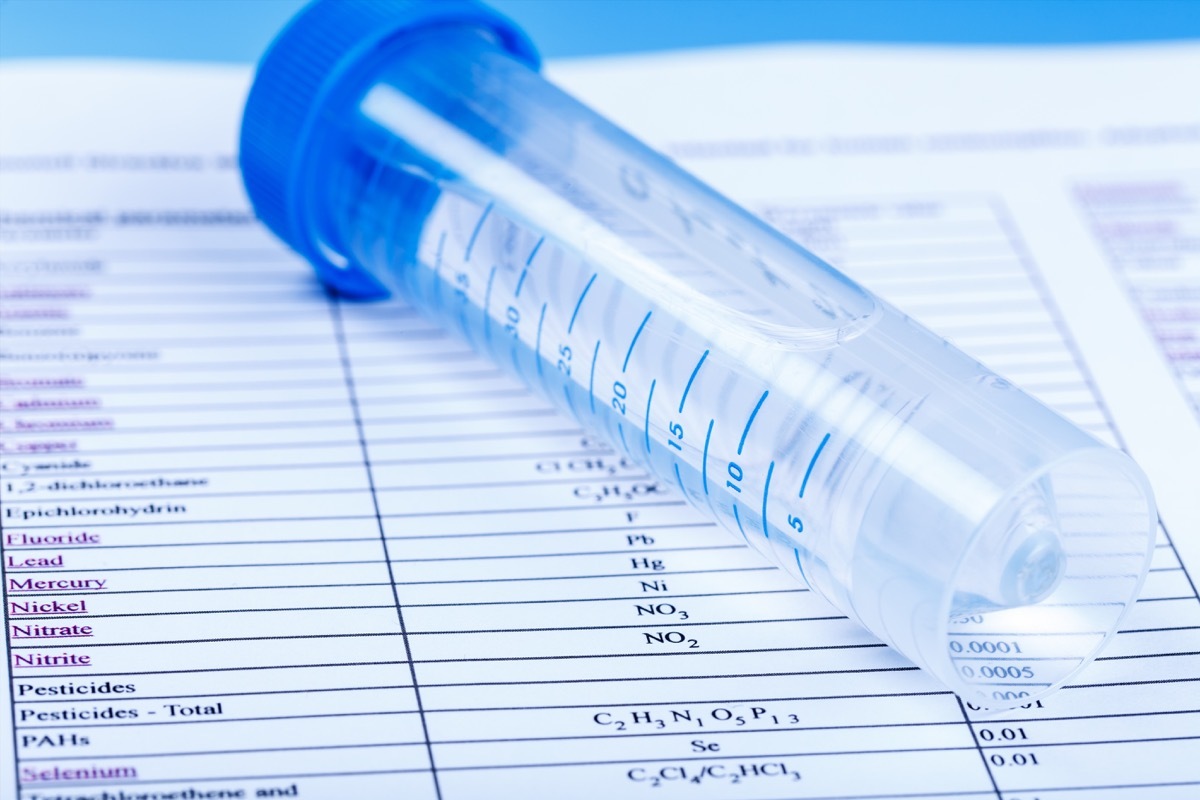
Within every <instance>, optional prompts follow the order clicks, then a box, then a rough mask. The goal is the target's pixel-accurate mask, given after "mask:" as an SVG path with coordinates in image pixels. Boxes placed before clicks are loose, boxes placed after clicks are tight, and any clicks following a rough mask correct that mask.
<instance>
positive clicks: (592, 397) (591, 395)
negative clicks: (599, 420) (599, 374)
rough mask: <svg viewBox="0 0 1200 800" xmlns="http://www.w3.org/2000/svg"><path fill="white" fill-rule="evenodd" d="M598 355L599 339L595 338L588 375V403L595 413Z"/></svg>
mask: <svg viewBox="0 0 1200 800" xmlns="http://www.w3.org/2000/svg"><path fill="white" fill-rule="evenodd" d="M599 357H600V340H599V339H597V340H596V349H595V350H593V351H592V372H591V375H589V376H588V405H590V406H591V407H592V413H593V414H595V413H596V359H598V358H599Z"/></svg>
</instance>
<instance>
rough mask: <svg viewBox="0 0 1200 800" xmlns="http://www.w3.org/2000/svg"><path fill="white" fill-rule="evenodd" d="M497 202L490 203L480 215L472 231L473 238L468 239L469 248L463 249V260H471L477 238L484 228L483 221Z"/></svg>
mask: <svg viewBox="0 0 1200 800" xmlns="http://www.w3.org/2000/svg"><path fill="white" fill-rule="evenodd" d="M494 205H495V203H488V204H487V207H486V208H484V209H483V213H482V214H480V215H479V221H478V222H476V223H475V230H473V231H471V238H470V239H469V240H468V241H467V249H466V250H465V251H463V261H470V260H471V251H472V250H474V249H475V240H476V239H478V238H479V232H480V231H481V230H483V223H484V221H485V220H487V218H488V214H491V213H492V206H494Z"/></svg>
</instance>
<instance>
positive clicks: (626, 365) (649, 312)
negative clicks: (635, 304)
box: [621, 311, 654, 373]
mask: <svg viewBox="0 0 1200 800" xmlns="http://www.w3.org/2000/svg"><path fill="white" fill-rule="evenodd" d="M653 313H654V312H653V311H647V312H646V316H645V318H644V319H643V320H642V324H641V325H638V329H637V332H636V333H634V334H633V341H631V342H630V343H629V349H628V350H626V351H625V363H624V364H622V365H621V372H622V373H623V372H625V369H626V368H627V367H628V366H629V357H630V356H631V355H633V346H634V345H635V344H637V340H638V337H639V336H641V335H642V329H643V328H645V327H646V323H647V322H649V321H650V315H651V314H653Z"/></svg>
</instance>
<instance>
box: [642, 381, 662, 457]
mask: <svg viewBox="0 0 1200 800" xmlns="http://www.w3.org/2000/svg"><path fill="white" fill-rule="evenodd" d="M657 385H658V380H652V381H650V395H649V396H648V397H647V398H646V424H645V426H644V428H643V430H644V432H645V434H646V455H650V404H651V403H652V402H654V387H655V386H657Z"/></svg>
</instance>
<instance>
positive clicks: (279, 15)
mask: <svg viewBox="0 0 1200 800" xmlns="http://www.w3.org/2000/svg"><path fill="white" fill-rule="evenodd" d="M303 4H304V0H0V57H4V58H27V57H43V56H45V57H61V56H84V57H123V58H161V59H177V60H200V61H227V62H248V61H254V60H257V57H258V55H259V54H260V53H261V52H262V51H263V49H264V48H265V47H266V45H267V43H268V42H269V41H270V40H271V38H272V36H273V35H274V33H275V32H276V31H277V30H278V29H279V28H280V27H281V26H282V25H283V23H284V22H285V21H286V20H287V18H288V17H289V16H290V15H291V14H293V13H294V12H295V11H296V10H297V9H299V8H300V7H301V6H302V5H303ZM492 5H494V6H495V7H496V8H498V9H500V10H501V11H503V12H505V13H506V14H508V15H509V16H511V17H513V18H514V19H515V20H516V21H517V22H519V23H520V24H522V25H523V26H524V27H525V29H526V30H527V31H528V33H529V34H530V36H532V37H533V40H534V41H535V42H537V44H538V46H539V47H540V48H541V50H542V53H543V54H544V55H545V56H546V57H548V58H555V57H562V56H588V55H602V54H609V53H629V52H637V51H646V50H670V49H679V48H689V47H704V46H711V45H722V44H749V43H757V42H781V41H827V42H927V43H973V44H979V43H990V44H1013V43H1024V44H1056V43H1059V44H1061V43H1085V42H1127V41H1147V40H1169V39H1197V38H1200V0H492Z"/></svg>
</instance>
